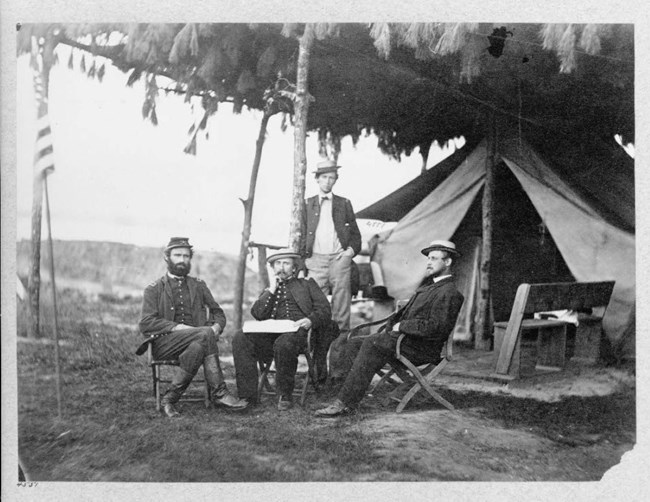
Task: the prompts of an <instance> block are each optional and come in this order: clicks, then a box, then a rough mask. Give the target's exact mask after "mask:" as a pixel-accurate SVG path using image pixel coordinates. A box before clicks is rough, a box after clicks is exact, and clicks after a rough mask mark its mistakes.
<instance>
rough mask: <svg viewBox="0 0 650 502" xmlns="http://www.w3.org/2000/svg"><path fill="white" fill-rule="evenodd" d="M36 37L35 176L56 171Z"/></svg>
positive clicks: (33, 51)
mask: <svg viewBox="0 0 650 502" xmlns="http://www.w3.org/2000/svg"><path fill="white" fill-rule="evenodd" d="M39 52H40V50H39V44H38V42H37V41H36V37H33V38H32V68H33V70H34V94H35V96H36V106H37V110H38V112H37V122H36V127H37V133H36V154H35V157H34V175H38V174H49V173H50V172H51V171H54V146H53V144H52V129H51V128H50V117H49V114H48V101H47V89H46V86H45V82H44V81H43V63H42V55H40V54H39Z"/></svg>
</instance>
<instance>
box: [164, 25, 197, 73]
mask: <svg viewBox="0 0 650 502" xmlns="http://www.w3.org/2000/svg"><path fill="white" fill-rule="evenodd" d="M198 54H199V34H198V30H197V26H196V24H194V23H188V24H186V25H185V26H183V28H181V30H180V31H179V32H178V33H177V34H176V36H175V37H174V43H173V45H172V48H171V50H170V51H169V62H170V63H172V64H178V63H180V62H181V61H183V60H184V59H185V58H187V57H188V55H189V56H191V57H193V58H195V57H196V56H198Z"/></svg>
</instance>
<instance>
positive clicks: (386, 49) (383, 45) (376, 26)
mask: <svg viewBox="0 0 650 502" xmlns="http://www.w3.org/2000/svg"><path fill="white" fill-rule="evenodd" d="M370 36H371V37H372V38H373V39H374V40H375V42H374V46H375V48H376V49H377V52H378V53H379V55H380V56H381V57H383V58H385V59H388V56H389V55H390V47H391V38H390V26H389V24H388V23H372V24H371V25H370Z"/></svg>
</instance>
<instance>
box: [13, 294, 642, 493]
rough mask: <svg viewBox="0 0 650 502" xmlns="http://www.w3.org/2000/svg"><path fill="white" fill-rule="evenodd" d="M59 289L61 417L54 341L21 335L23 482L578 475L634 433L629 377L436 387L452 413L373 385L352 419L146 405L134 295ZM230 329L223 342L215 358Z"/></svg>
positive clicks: (615, 454)
mask: <svg viewBox="0 0 650 502" xmlns="http://www.w3.org/2000/svg"><path fill="white" fill-rule="evenodd" d="M60 297H61V299H60V312H61V318H60V326H61V330H60V331H61V345H62V350H61V354H62V356H61V362H62V380H63V402H64V405H63V417H62V419H60V420H59V419H57V417H56V409H57V403H56V393H55V377H54V364H53V347H52V345H51V344H47V343H27V342H23V341H20V342H19V343H18V413H19V421H18V435H19V449H20V454H21V458H22V460H23V461H24V463H25V464H26V466H27V469H28V473H29V475H30V477H31V479H33V480H40V481H48V480H49V481H150V482H181V481H184V482H190V481H200V482H230V481H237V482H248V481H256V482H261V481H359V480H387V479H390V480H402V481H403V480H429V481H432V480H447V481H453V480H465V481H467V480H575V481H578V480H584V481H586V480H597V479H599V478H600V477H601V476H602V474H603V473H604V472H605V471H606V470H607V469H609V468H610V467H611V466H613V465H615V464H616V463H617V462H618V461H619V459H620V456H621V455H622V453H624V452H625V451H627V450H629V449H630V448H631V447H632V446H633V444H634V442H635V437H636V435H635V432H636V416H635V413H634V410H635V390H634V386H633V385H632V386H630V385H628V386H621V387H620V388H618V389H616V390H615V391H614V392H613V393H610V394H608V395H604V396H589V397H579V396H572V397H566V398H564V399H562V400H561V401H559V402H543V401H538V400H535V399H523V398H517V397H514V396H511V395H495V394H489V393H486V392H481V391H476V390H474V391H465V392H462V393H459V392H456V391H452V390H449V389H447V390H443V395H444V396H445V397H446V398H447V399H449V400H450V401H452V402H453V403H454V405H455V406H456V407H457V410H458V411H457V413H455V414H452V413H450V412H449V411H447V410H445V409H442V408H440V407H438V406H437V405H435V404H432V403H431V402H429V401H424V400H416V401H415V402H414V403H413V405H412V406H410V408H409V411H408V413H403V414H400V415H397V414H395V413H394V411H393V410H394V407H393V405H392V404H389V403H388V402H385V398H386V394H385V393H383V394H382V393H381V392H380V393H378V394H377V395H376V396H374V397H372V398H367V399H366V400H364V402H363V406H362V409H361V413H360V414H359V415H356V416H353V417H349V418H345V419H342V420H334V421H328V420H317V419H315V418H314V417H313V415H312V413H311V411H312V410H313V409H315V408H317V407H318V406H320V405H321V404H322V403H324V402H326V401H327V400H328V399H330V398H331V397H332V396H331V395H328V394H323V395H320V396H310V397H309V398H308V404H307V409H306V410H302V409H300V408H299V407H295V408H294V409H293V410H291V411H289V412H287V413H282V414H280V413H278V412H277V410H276V409H275V406H274V404H275V403H274V400H273V399H272V398H271V397H268V398H266V401H265V402H264V403H263V404H262V406H259V407H257V408H254V409H253V410H247V411H245V412H239V413H235V412H229V411H226V410H221V409H205V408H204V407H203V405H201V404H199V403H187V404H184V405H183V407H182V411H183V416H182V418H180V419H178V420H169V419H166V418H164V417H162V416H161V415H160V414H159V413H158V412H157V411H156V410H155V406H154V400H153V396H152V394H151V380H150V372H149V368H148V367H147V365H146V361H145V359H144V357H143V358H138V357H137V356H135V354H134V349H135V347H136V346H137V345H138V343H139V335H138V334H137V333H136V332H135V330H134V329H133V328H131V327H130V325H131V326H134V325H135V323H136V321H137V318H138V315H139V307H140V306H139V302H138V301H137V300H135V299H133V300H126V301H123V302H119V301H115V302H107V301H104V302H101V303H97V302H94V301H90V300H88V299H87V298H85V297H84V296H83V294H81V293H77V292H74V291H66V292H63V293H62V294H61V295H60ZM227 314H228V315H229V313H227ZM21 318H22V320H21ZM24 322H25V318H24V312H23V313H22V314H21V313H20V312H19V324H20V323H24ZM45 331H46V332H47V327H46V329H45ZM231 335H232V334H231V333H230V332H228V331H227V332H226V336H225V337H224V338H225V339H224V341H223V342H220V347H221V350H222V354H224V355H227V354H229V353H230V343H229V338H230V337H231ZM224 361H225V363H224V372H225V374H226V378H227V379H229V380H230V382H231V385H232V382H233V380H234V368H233V367H232V365H231V364H229V363H228V362H227V361H228V359H227V358H224ZM629 371H633V370H632V369H630V370H629ZM233 388H234V386H233Z"/></svg>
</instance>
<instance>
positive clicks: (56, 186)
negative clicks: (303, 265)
mask: <svg viewBox="0 0 650 502" xmlns="http://www.w3.org/2000/svg"><path fill="white" fill-rule="evenodd" d="M70 50H71V49H69V48H68V47H60V48H59V49H58V51H59V61H60V63H59V64H58V65H56V66H55V67H53V69H52V71H51V80H50V97H49V101H50V123H51V127H52V135H53V142H54V160H55V166H56V167H55V171H54V173H53V174H52V175H51V176H50V177H49V179H48V190H49V196H50V205H51V211H52V234H53V237H54V238H55V239H65V240H97V241H114V242H123V243H131V244H137V245H145V246H160V247H162V246H163V245H164V244H165V243H166V242H167V241H168V239H169V237H171V236H177V235H178V236H187V237H189V238H190V240H191V242H193V244H194V245H195V246H196V247H197V248H200V249H205V250H211V251H220V252H224V253H230V254H237V253H238V250H239V245H240V240H241V232H242V224H243V214H244V211H243V206H242V204H241V202H240V200H239V198H246V196H247V194H248V186H249V180H250V172H251V168H252V163H253V159H254V155H255V142H256V140H257V136H258V132H259V123H260V120H261V112H255V111H246V110H245V111H244V112H243V113H241V114H239V115H235V114H233V113H232V109H231V108H230V105H229V104H222V105H221V106H220V109H219V111H218V112H217V113H216V114H215V115H214V116H213V117H211V118H210V120H209V122H208V128H207V130H208V132H209V138H208V139H205V137H204V135H203V134H202V133H199V142H198V148H197V155H196V156H191V155H187V154H185V153H183V148H184V147H185V145H186V144H187V142H188V140H189V136H188V134H187V133H188V129H189V128H190V126H191V125H192V124H193V123H194V121H195V120H200V117H201V116H202V115H201V113H202V112H201V109H200V105H199V104H198V103H196V104H195V105H194V106H193V107H192V106H190V104H188V103H185V102H184V101H183V97H179V96H177V95H173V94H171V93H170V94H169V95H168V96H166V95H165V94H164V93H161V95H160V97H159V99H158V103H157V110H156V111H157V114H158V121H159V124H158V126H153V125H152V124H151V123H150V122H148V121H144V120H143V119H142V115H141V108H142V103H143V99H144V86H143V85H142V83H140V82H137V83H136V84H134V85H133V87H127V86H126V79H127V75H126V74H124V73H122V72H120V71H119V70H117V69H115V68H113V67H111V66H110V65H109V64H107V68H106V74H105V76H104V80H103V82H102V83H100V82H98V81H97V80H93V79H89V78H88V77H86V75H85V74H84V73H82V72H81V71H80V70H79V63H80V59H81V55H82V53H81V52H80V51H77V50H76V49H75V50H74V55H73V57H74V62H75V63H74V64H75V68H74V69H73V70H71V69H69V68H68V64H67V63H68V58H69V54H70ZM99 61H103V60H102V59H101V58H98V64H99ZM86 65H87V67H89V66H90V60H89V57H88V55H86ZM17 80H18V86H17V109H18V111H17V140H18V144H17V201H16V205H17V208H16V209H17V238H18V239H22V238H25V239H28V238H30V234H31V204H32V166H33V155H34V139H35V134H36V129H35V121H36V104H35V98H34V92H33V85H32V71H31V68H30V66H29V58H28V57H21V58H19V59H18V68H17ZM159 85H160V83H159ZM280 122H281V118H280V116H279V115H276V116H274V117H273V118H272V119H271V121H270V122H269V126H268V130H267V138H266V141H265V144H264V150H263V154H262V161H261V165H260V170H259V177H258V184H257V191H256V199H255V206H254V212H253V225H252V240H254V241H256V242H262V243H269V244H275V245H280V246H284V245H286V244H287V243H288V238H289V222H290V216H291V193H292V177H293V135H294V130H293V127H291V126H289V127H288V128H287V129H286V131H284V132H283V131H282V130H281V127H280ZM461 144H462V143H461ZM449 153H451V150H444V151H443V150H441V149H439V148H437V144H436V145H434V147H433V148H432V149H431V152H430V154H429V161H428V166H429V167H430V166H432V165H434V164H435V163H437V162H439V161H440V160H442V158H444V157H445V156H446V155H448V154H449ZM320 160H322V159H321V158H320V157H319V154H318V144H317V135H316V133H312V134H310V135H309V136H308V139H307V170H308V173H307V182H306V196H310V195H313V194H314V193H316V188H317V187H316V183H315V180H314V178H313V175H312V174H311V171H313V170H314V169H315V165H316V163H317V162H319V161H320ZM338 160H339V164H340V165H341V166H342V168H341V169H340V170H339V176H340V177H339V181H338V182H337V184H336V186H335V187H334V192H335V193H337V194H339V195H342V196H344V197H347V198H349V199H350V200H351V201H352V205H353V207H354V209H355V210H357V211H358V210H360V209H363V208H364V207H367V206H368V205H370V204H372V203H373V202H375V201H376V200H378V199H380V198H381V197H383V196H385V195H387V194H388V193H390V192H392V191H394V190H395V189H397V188H399V187H400V186H402V185H403V184H405V183H407V182H408V181H410V180H411V179H413V178H414V177H416V176H418V175H419V174H420V170H421V163H422V160H421V157H420V155H419V153H418V151H417V150H415V151H414V152H413V153H412V154H411V155H410V156H409V157H406V156H402V159H401V162H398V161H395V160H393V159H390V158H389V157H387V156H385V155H384V154H382V153H381V152H380V151H379V149H378V148H377V139H376V138H375V137H374V136H370V137H362V138H361V139H360V140H359V142H358V143H357V145H356V146H355V145H353V144H352V141H351V139H350V138H345V139H344V140H343V142H342V151H341V154H340V155H339V159H338ZM44 222H45V220H44ZM43 236H46V227H45V224H44V226H43Z"/></svg>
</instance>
